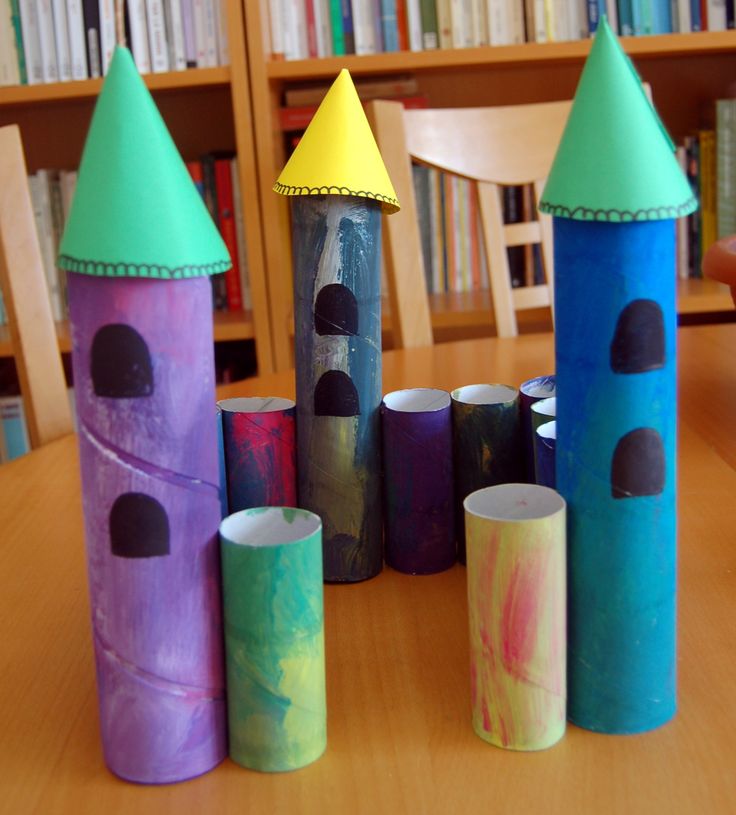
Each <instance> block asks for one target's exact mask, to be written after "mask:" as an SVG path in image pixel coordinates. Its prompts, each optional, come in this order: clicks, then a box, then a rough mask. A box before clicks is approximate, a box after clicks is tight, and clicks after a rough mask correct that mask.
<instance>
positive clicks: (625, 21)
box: [618, 0, 689, 37]
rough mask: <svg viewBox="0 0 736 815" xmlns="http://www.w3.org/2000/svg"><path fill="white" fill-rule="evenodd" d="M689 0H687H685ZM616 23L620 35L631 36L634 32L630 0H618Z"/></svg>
mask: <svg viewBox="0 0 736 815" xmlns="http://www.w3.org/2000/svg"><path fill="white" fill-rule="evenodd" d="M687 2H689V0H687ZM618 24H619V30H620V31H621V36H623V37H631V36H633V34H634V18H633V16H632V12H631V0H619V4H618Z"/></svg>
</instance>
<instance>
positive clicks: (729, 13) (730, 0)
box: [726, 0, 736, 31]
mask: <svg viewBox="0 0 736 815" xmlns="http://www.w3.org/2000/svg"><path fill="white" fill-rule="evenodd" d="M735 7H736V3H734V0H726V28H727V29H728V30H729V31H730V30H731V29H733V28H734V26H736V20H735V19H734V16H735Z"/></svg>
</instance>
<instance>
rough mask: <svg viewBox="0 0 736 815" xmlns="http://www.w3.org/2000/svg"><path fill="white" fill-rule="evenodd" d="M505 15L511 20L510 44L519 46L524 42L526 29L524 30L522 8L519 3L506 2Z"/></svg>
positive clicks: (514, 1)
mask: <svg viewBox="0 0 736 815" xmlns="http://www.w3.org/2000/svg"><path fill="white" fill-rule="evenodd" d="M509 4H510V8H509ZM507 13H508V17H509V19H510V20H511V24H510V28H511V36H512V40H511V44H513V45H519V44H521V43H523V42H526V29H525V28H524V25H525V18H524V6H523V5H522V4H521V3H519V2H516V0H507Z"/></svg>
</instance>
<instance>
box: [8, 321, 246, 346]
mask: <svg viewBox="0 0 736 815" xmlns="http://www.w3.org/2000/svg"><path fill="white" fill-rule="evenodd" d="M214 328H215V342H228V341H232V340H252V339H253V338H254V337H255V330H254V327H253V315H252V314H251V313H250V312H249V311H217V312H215V326H214ZM56 335H57V337H58V340H59V350H60V351H61V352H62V353H70V352H71V350H72V340H71V335H70V333H69V323H68V322H66V321H65V322H63V323H57V325H56ZM12 355H13V349H12V346H11V344H10V331H9V330H8V326H7V325H1V326H0V357H10V356H12Z"/></svg>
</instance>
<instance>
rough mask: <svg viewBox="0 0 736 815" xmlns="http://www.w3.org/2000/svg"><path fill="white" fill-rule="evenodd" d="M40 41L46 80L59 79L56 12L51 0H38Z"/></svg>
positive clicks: (42, 65)
mask: <svg viewBox="0 0 736 815" xmlns="http://www.w3.org/2000/svg"><path fill="white" fill-rule="evenodd" d="M36 14H37V16H38V41H39V47H40V49H41V68H42V71H43V81H44V82H58V81H59V63H58V60H57V56H56V41H55V40H54V13H53V11H52V9H51V0H36Z"/></svg>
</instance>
